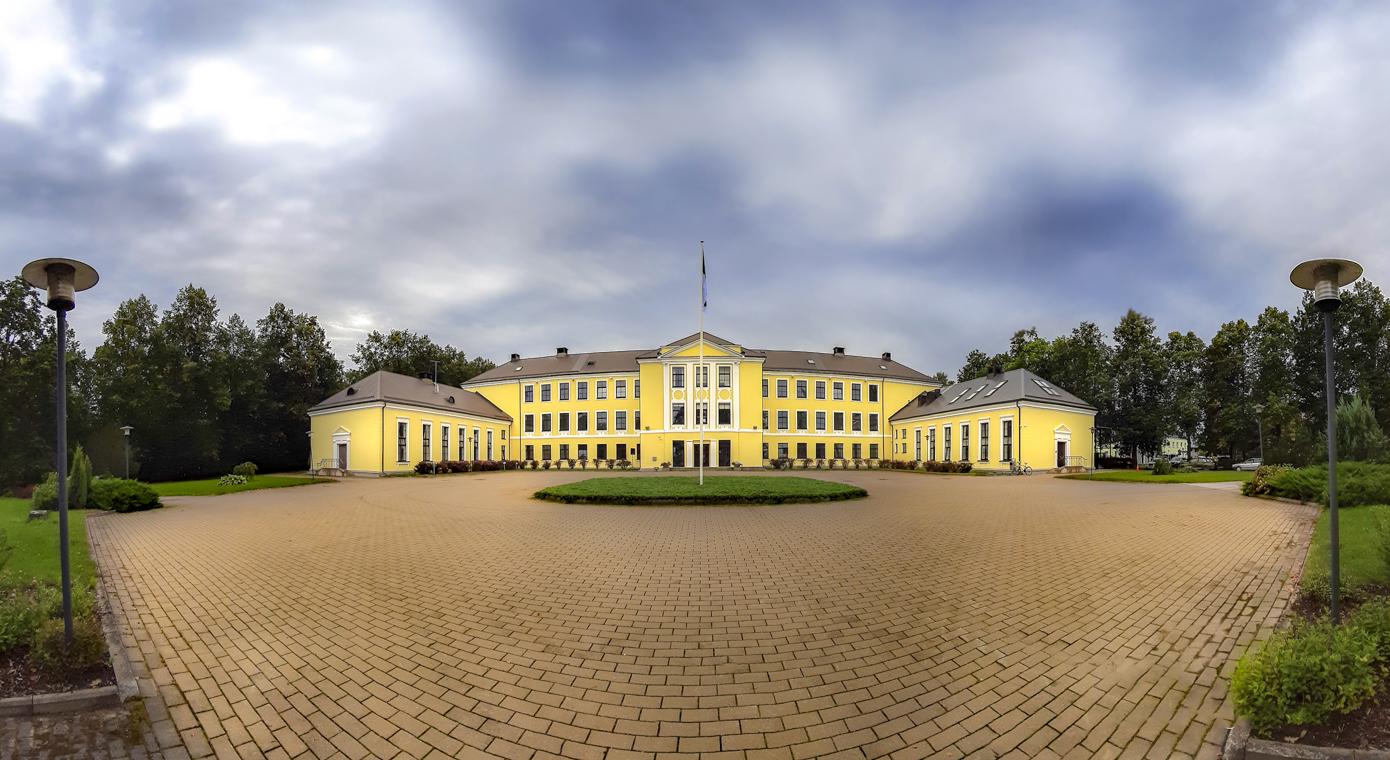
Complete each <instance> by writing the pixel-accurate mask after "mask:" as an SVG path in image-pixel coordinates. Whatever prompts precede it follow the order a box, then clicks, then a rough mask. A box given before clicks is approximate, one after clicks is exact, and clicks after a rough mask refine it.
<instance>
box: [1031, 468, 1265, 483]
mask: <svg viewBox="0 0 1390 760" xmlns="http://www.w3.org/2000/svg"><path fill="white" fill-rule="evenodd" d="M1254 476H1255V473H1253V472H1236V471H1235V470H1203V471H1201V472H1185V473H1174V474H1172V475H1155V474H1153V472H1152V471H1150V470H1111V471H1109V472H1097V473H1094V474H1091V475H1060V476H1059V477H1063V478H1066V479H1067V480H1106V481H1112V482H1124V483H1225V482H1228V481H1233V480H1234V481H1242V480H1249V479H1251V478H1253V477H1254Z"/></svg>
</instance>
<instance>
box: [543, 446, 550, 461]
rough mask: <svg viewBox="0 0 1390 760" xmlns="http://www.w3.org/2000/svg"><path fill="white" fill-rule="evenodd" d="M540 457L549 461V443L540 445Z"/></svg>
mask: <svg viewBox="0 0 1390 760" xmlns="http://www.w3.org/2000/svg"><path fill="white" fill-rule="evenodd" d="M541 459H543V460H545V461H547V462H548V461H550V444H548V443H546V444H542V445H541Z"/></svg>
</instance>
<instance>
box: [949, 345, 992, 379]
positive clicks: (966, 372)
mask: <svg viewBox="0 0 1390 760" xmlns="http://www.w3.org/2000/svg"><path fill="white" fill-rule="evenodd" d="M988 371H989V357H988V356H986V355H985V352H984V351H981V350H979V349H978V348H977V349H975V350H973V351H971V352H970V353H968V354H966V356H965V364H964V365H963V366H962V367H961V368H960V371H959V372H957V373H956V382H958V383H963V382H966V381H967V380H974V379H975V378H977V377H981V376H982V375H984V374H985V373H986V372H988Z"/></svg>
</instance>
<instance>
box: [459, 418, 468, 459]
mask: <svg viewBox="0 0 1390 760" xmlns="http://www.w3.org/2000/svg"><path fill="white" fill-rule="evenodd" d="M467 433H468V430H467V428H465V427H464V426H462V425H459V461H463V460H464V459H467V458H468V449H467V448H465V447H464V439H465V438H466V436H467Z"/></svg>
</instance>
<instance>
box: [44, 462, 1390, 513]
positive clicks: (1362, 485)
mask: <svg viewBox="0 0 1390 760" xmlns="http://www.w3.org/2000/svg"><path fill="white" fill-rule="evenodd" d="M1266 487H1267V489H1268V493H1271V494H1273V495H1275V496H1283V497H1285V498H1288V499H1298V500H1299V501H1312V502H1317V503H1319V504H1324V505H1325V504H1327V465H1325V464H1324V465H1313V466H1311V467H1300V468H1299V469H1296V470H1286V471H1284V472H1280V473H1278V474H1275V475H1271V476H1270V478H1269V479H1268V481H1267V486H1266ZM36 493H37V491H36ZM1337 504H1338V506H1342V507H1359V506H1364V505H1368V504H1390V465H1384V464H1372V463H1370V462H1338V463H1337Z"/></svg>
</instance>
